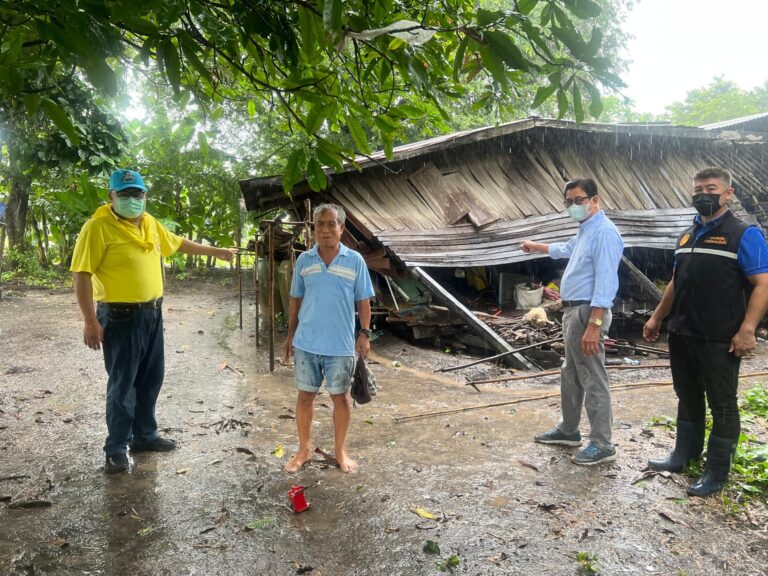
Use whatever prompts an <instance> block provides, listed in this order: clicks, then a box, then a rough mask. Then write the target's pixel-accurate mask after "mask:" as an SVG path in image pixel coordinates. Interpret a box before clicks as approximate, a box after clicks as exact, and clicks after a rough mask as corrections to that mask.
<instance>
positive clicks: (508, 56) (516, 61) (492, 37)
mask: <svg viewBox="0 0 768 576" xmlns="http://www.w3.org/2000/svg"><path fill="white" fill-rule="evenodd" d="M484 37H485V38H486V39H487V40H488V44H489V45H490V47H491V48H492V49H493V51H494V52H495V53H496V54H498V55H499V56H500V57H501V59H502V60H503V61H504V63H505V64H506V65H507V66H509V67H510V68H512V69H513V70H528V68H529V66H528V61H527V60H526V59H525V56H523V53H522V52H521V51H520V49H519V48H518V47H517V46H516V45H515V43H514V42H513V41H512V38H510V36H509V35H508V34H505V33H504V32H501V31H500V30H491V31H489V32H485V34H484Z"/></svg>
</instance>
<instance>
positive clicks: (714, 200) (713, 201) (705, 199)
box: [693, 194, 722, 216]
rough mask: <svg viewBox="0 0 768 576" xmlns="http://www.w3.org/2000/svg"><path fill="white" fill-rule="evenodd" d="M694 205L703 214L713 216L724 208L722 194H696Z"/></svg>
mask: <svg viewBox="0 0 768 576" xmlns="http://www.w3.org/2000/svg"><path fill="white" fill-rule="evenodd" d="M693 207H694V208H696V210H697V211H698V213H699V214H701V215H702V216H712V214H714V213H716V212H717V211H718V210H720V208H722V206H720V194H696V196H694V197H693Z"/></svg>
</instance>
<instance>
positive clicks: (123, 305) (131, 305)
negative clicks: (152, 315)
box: [99, 297, 163, 310]
mask: <svg viewBox="0 0 768 576" xmlns="http://www.w3.org/2000/svg"><path fill="white" fill-rule="evenodd" d="M99 305H101V306H106V307H107V308H109V309H113V310H114V309H121V310H159V309H160V308H161V307H162V305H163V298H162V297H160V298H157V299H156V300H148V301H147V302H99Z"/></svg>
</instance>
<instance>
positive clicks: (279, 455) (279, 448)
mask: <svg viewBox="0 0 768 576" xmlns="http://www.w3.org/2000/svg"><path fill="white" fill-rule="evenodd" d="M271 453H272V454H274V455H275V458H282V457H283V456H285V448H283V445H282V444H278V445H277V448H275V449H274V450H272V452H271Z"/></svg>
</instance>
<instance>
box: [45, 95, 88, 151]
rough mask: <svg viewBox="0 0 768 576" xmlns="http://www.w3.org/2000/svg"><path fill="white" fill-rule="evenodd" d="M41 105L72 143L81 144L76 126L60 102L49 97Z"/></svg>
mask: <svg viewBox="0 0 768 576" xmlns="http://www.w3.org/2000/svg"><path fill="white" fill-rule="evenodd" d="M41 105H42V107H43V111H44V112H45V114H46V115H47V116H48V118H50V119H51V121H52V122H53V123H54V124H55V125H56V128H58V129H59V130H61V131H62V132H64V134H66V135H67V137H68V138H69V141H70V142H71V143H72V145H73V146H80V137H79V136H78V135H77V132H76V131H75V127H74V125H73V124H72V121H71V120H70V119H69V116H67V113H66V112H64V110H63V109H62V108H61V107H60V106H59V105H58V104H56V102H54V101H53V100H49V99H48V98H45V99H44V100H43V102H42V104H41Z"/></svg>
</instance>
